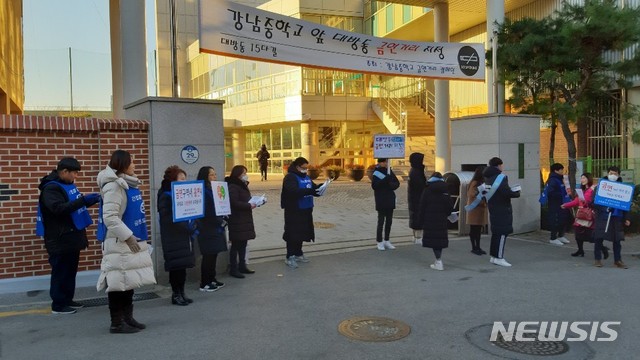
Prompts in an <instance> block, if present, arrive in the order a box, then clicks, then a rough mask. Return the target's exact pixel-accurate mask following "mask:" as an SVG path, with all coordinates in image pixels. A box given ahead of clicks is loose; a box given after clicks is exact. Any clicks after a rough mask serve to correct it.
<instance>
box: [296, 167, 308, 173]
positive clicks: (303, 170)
mask: <svg viewBox="0 0 640 360" xmlns="http://www.w3.org/2000/svg"><path fill="white" fill-rule="evenodd" d="M298 170H299V171H300V173H301V174H306V173H307V169H300V168H298Z"/></svg>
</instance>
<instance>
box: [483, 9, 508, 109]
mask: <svg viewBox="0 0 640 360" xmlns="http://www.w3.org/2000/svg"><path fill="white" fill-rule="evenodd" d="M503 22H504V0H487V42H486V48H487V49H491V48H492V44H491V42H492V39H493V37H494V32H497V31H498V28H499V25H500V24H502V23H503ZM485 74H486V75H485V78H486V80H487V100H488V101H487V102H488V104H489V112H490V113H495V112H497V113H503V112H504V84H498V85H497V86H496V84H494V75H493V68H489V67H487V69H486V72H485ZM496 91H497V95H496Z"/></svg>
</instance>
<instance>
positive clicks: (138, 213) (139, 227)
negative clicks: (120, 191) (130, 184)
mask: <svg viewBox="0 0 640 360" xmlns="http://www.w3.org/2000/svg"><path fill="white" fill-rule="evenodd" d="M122 222H123V223H124V224H125V225H126V226H127V227H128V228H129V229H130V230H131V231H132V232H133V235H134V236H135V237H137V238H138V239H140V240H139V241H144V240H148V239H149V235H148V233H147V218H146V216H145V210H144V201H142V195H141V193H140V189H134V188H129V190H127V208H126V209H124V213H123V214H122ZM96 237H97V238H98V241H100V242H103V241H104V240H105V239H106V237H107V226H106V225H105V224H104V222H103V221H102V201H100V210H99V215H98V230H97V232H96Z"/></svg>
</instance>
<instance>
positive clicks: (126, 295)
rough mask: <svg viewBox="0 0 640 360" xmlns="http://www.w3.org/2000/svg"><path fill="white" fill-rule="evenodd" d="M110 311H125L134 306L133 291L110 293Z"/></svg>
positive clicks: (108, 294)
mask: <svg viewBox="0 0 640 360" xmlns="http://www.w3.org/2000/svg"><path fill="white" fill-rule="evenodd" d="M107 297H108V299H109V309H111V310H124V309H126V308H127V307H129V306H130V305H132V304H133V290H127V291H110V292H108V293H107Z"/></svg>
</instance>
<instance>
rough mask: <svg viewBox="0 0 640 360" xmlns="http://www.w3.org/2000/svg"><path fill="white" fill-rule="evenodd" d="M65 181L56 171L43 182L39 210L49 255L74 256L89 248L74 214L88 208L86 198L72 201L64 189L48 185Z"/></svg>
mask: <svg viewBox="0 0 640 360" xmlns="http://www.w3.org/2000/svg"><path fill="white" fill-rule="evenodd" d="M52 181H57V182H63V181H62V179H60V177H59V176H58V172H57V171H55V170H54V171H52V172H51V173H50V174H49V175H47V176H45V177H43V178H42V179H41V180H40V185H39V186H38V189H40V198H39V200H38V201H39V203H40V211H41V212H42V222H43V225H44V246H45V248H46V249H47V253H49V255H62V254H71V253H75V252H78V251H80V250H83V249H86V248H87V247H88V246H89V242H88V241H87V231H86V230H85V229H82V230H78V229H76V227H75V225H74V224H73V220H72V219H71V214H72V213H73V212H74V211H76V210H78V209H80V208H82V207H83V206H85V203H84V197H79V198H77V199H75V200H73V201H69V199H68V196H67V193H66V192H65V190H64V189H63V188H62V187H60V186H58V185H56V184H50V185H48V186H47V184H48V183H50V182H52Z"/></svg>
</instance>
